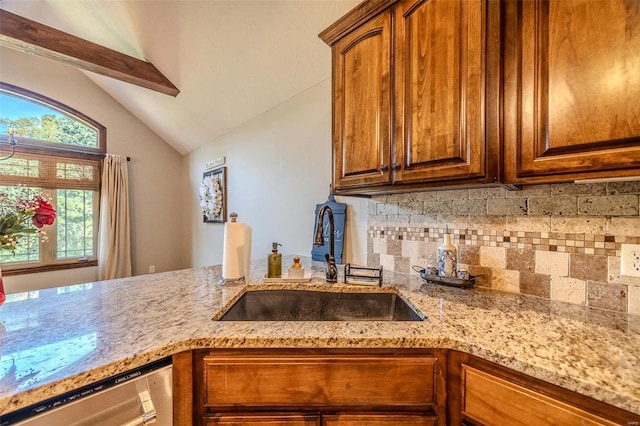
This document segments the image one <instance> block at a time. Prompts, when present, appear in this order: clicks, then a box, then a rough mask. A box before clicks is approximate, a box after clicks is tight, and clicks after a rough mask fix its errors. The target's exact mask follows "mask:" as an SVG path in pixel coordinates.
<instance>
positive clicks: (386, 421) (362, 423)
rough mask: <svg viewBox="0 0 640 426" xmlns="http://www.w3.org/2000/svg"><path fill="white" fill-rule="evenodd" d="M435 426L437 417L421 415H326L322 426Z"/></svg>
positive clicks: (323, 417)
mask: <svg viewBox="0 0 640 426" xmlns="http://www.w3.org/2000/svg"><path fill="white" fill-rule="evenodd" d="M400 425H403V426H404V425H406V426H435V425H436V417H435V416H428V415H421V414H394V413H390V414H351V413H345V414H331V415H329V414H325V415H323V416H322V426H400Z"/></svg>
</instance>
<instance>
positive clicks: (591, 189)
mask: <svg viewBox="0 0 640 426" xmlns="http://www.w3.org/2000/svg"><path fill="white" fill-rule="evenodd" d="M606 193H607V184H606V183H586V184H577V185H576V184H573V183H558V184H552V185H551V195H552V196H558V195H581V194H587V195H605V194H606Z"/></svg>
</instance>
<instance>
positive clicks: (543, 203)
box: [529, 197, 578, 216]
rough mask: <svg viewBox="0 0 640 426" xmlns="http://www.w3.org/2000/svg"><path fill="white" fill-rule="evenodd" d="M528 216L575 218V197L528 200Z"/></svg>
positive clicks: (576, 202)
mask: <svg viewBox="0 0 640 426" xmlns="http://www.w3.org/2000/svg"><path fill="white" fill-rule="evenodd" d="M529 214H531V215H539V216H551V215H558V216H577V215H578V198H577V197H553V198H546V197H544V198H543V197H532V198H529Z"/></svg>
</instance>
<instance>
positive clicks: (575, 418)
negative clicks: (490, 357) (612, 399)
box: [448, 351, 640, 426]
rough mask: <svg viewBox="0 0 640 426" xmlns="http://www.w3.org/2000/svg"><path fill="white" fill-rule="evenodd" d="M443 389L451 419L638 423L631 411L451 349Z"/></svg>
mask: <svg viewBox="0 0 640 426" xmlns="http://www.w3.org/2000/svg"><path fill="white" fill-rule="evenodd" d="M448 389H449V412H448V417H449V422H450V423H449V424H451V425H461V424H462V425H484V426H492V425H496V426H502V425H509V426H537V425H541V426H543V425H544V426H548V425H557V426H571V425H576V426H595V425H602V426H612V425H633V424H640V416H637V415H635V414H632V413H629V412H626V411H624V410H620V409H618V408H615V407H613V406H610V405H608V404H605V403H603V402H601V401H596V400H594V399H592V398H588V397H585V396H582V395H579V394H577V393H575V392H571V391H568V390H566V389H562V388H560V387H558V386H555V385H552V384H550V383H546V382H543V381H541V380H538V379H535V378H532V377H529V376H526V375H524V374H521V373H517V372H514V371H512V370H509V369H507V368H504V367H501V366H498V365H496V364H493V363H490V362H488V361H484V360H482V359H479V358H476V357H473V356H471V355H467V354H463V353H460V352H456V351H451V352H450V354H449V375H448Z"/></svg>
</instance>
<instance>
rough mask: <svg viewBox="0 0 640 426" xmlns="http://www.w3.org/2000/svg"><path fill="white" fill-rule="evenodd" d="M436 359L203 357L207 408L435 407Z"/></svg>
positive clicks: (401, 357) (406, 357)
mask: <svg viewBox="0 0 640 426" xmlns="http://www.w3.org/2000/svg"><path fill="white" fill-rule="evenodd" d="M435 374H436V358H435V357H421V356H404V357H403V356H400V357H398V356H394V357H381V356H336V357H329V356H327V357H324V356H277V357H273V356H271V357H268V356H264V357H263V356H246V357H245V356H233V357H226V356H206V357H205V358H204V381H205V383H204V386H205V396H204V399H205V401H204V402H205V406H206V407H216V408H225V407H227V408H230V407H237V406H252V407H283V406H284V407H314V406H326V405H333V406H341V407H361V406H367V407H399V406H402V407H407V408H416V409H417V410H418V411H420V410H423V409H425V408H429V407H432V406H433V405H434V404H435V397H436V392H435Z"/></svg>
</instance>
